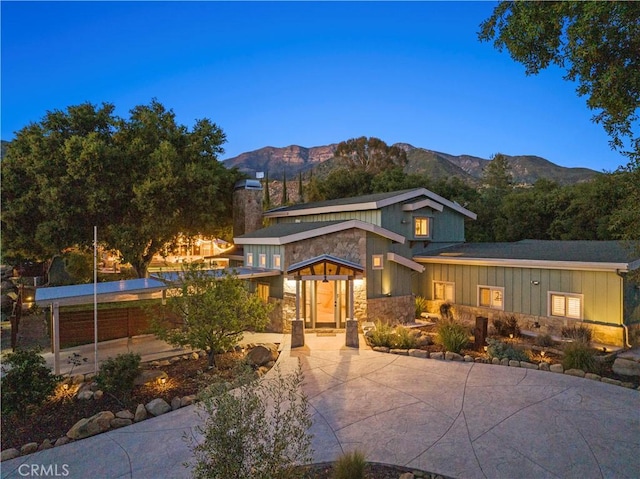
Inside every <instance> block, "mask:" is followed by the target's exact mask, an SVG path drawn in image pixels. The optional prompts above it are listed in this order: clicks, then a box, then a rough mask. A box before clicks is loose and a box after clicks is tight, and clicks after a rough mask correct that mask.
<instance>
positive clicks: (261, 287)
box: [256, 283, 269, 303]
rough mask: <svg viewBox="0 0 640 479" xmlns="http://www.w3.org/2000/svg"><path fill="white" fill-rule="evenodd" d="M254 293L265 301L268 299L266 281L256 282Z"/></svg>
mask: <svg viewBox="0 0 640 479" xmlns="http://www.w3.org/2000/svg"><path fill="white" fill-rule="evenodd" d="M256 294H257V295H258V298H260V299H261V300H262V301H264V302H265V303H266V302H268V301H269V285H268V284H267V283H258V285H257V287H256Z"/></svg>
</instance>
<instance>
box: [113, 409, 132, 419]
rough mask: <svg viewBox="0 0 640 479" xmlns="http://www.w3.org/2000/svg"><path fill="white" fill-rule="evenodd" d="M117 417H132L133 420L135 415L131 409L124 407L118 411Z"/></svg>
mask: <svg viewBox="0 0 640 479" xmlns="http://www.w3.org/2000/svg"><path fill="white" fill-rule="evenodd" d="M116 417H119V418H121V419H131V420H133V418H134V417H135V415H134V414H133V413H132V412H131V411H129V410H128V409H123V410H122V411H118V412H117V413H116Z"/></svg>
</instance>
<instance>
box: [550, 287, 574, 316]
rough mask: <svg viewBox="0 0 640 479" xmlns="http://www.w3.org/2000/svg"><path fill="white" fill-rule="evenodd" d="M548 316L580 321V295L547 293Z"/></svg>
mask: <svg viewBox="0 0 640 479" xmlns="http://www.w3.org/2000/svg"><path fill="white" fill-rule="evenodd" d="M549 316H559V317H562V318H574V319H582V295H581V294H571V293H556V292H554V291H549Z"/></svg>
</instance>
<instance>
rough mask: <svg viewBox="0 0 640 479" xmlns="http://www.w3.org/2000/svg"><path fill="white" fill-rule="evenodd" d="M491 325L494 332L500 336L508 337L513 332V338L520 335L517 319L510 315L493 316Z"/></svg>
mask: <svg viewBox="0 0 640 479" xmlns="http://www.w3.org/2000/svg"><path fill="white" fill-rule="evenodd" d="M492 324H493V327H494V329H495V330H496V334H497V335H498V336H502V337H505V338H507V337H509V336H510V335H512V334H513V337H514V338H517V337H518V336H520V326H518V319H517V318H516V317H515V316H513V315H511V316H507V317H502V318H495V319H494V320H493V321H492Z"/></svg>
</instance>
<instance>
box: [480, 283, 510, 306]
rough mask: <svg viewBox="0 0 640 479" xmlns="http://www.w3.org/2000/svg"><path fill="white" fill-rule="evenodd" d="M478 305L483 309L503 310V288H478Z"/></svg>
mask: <svg viewBox="0 0 640 479" xmlns="http://www.w3.org/2000/svg"><path fill="white" fill-rule="evenodd" d="M478 305H479V306H483V307H485V308H492V309H504V288H501V287H498V286H478Z"/></svg>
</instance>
